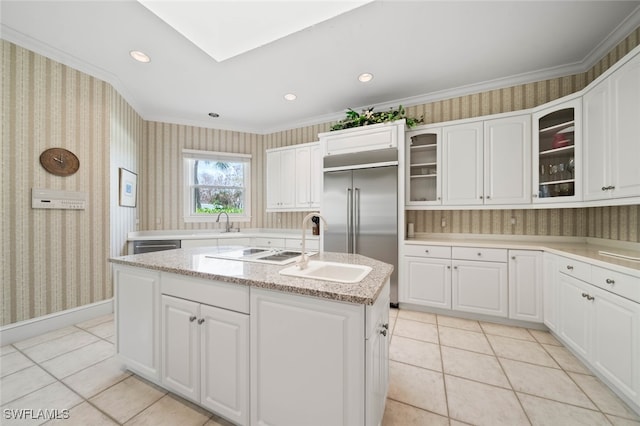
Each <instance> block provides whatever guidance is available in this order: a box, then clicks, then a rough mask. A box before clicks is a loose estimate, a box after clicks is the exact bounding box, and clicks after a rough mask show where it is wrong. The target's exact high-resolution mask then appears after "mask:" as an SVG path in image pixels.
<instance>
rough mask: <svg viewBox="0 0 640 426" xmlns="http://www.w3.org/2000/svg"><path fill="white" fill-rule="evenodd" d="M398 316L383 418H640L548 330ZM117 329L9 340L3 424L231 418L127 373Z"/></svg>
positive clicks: (563, 421) (586, 421)
mask: <svg viewBox="0 0 640 426" xmlns="http://www.w3.org/2000/svg"><path fill="white" fill-rule="evenodd" d="M390 322H391V324H390V329H391V330H392V333H391V343H390V348H389V354H390V355H389V358H390V367H389V368H390V378H389V380H390V385H389V398H388V400H387V406H386V411H385V416H384V421H383V424H384V425H385V426H392V425H394V426H395V425H397V426H411V425H452V426H453V425H464V424H473V425H476V424H477V425H491V426H494V425H509V426H513V425H521V424H522V425H530V424H532V425H562V426H565V425H615V426H617V425H636V426H640V416H638V415H636V414H634V413H633V411H632V410H631V409H629V407H627V406H626V405H625V404H624V403H623V402H622V401H621V400H620V399H619V398H617V397H616V396H615V395H614V394H613V393H612V392H611V391H610V390H609V389H608V388H607V387H606V386H604V385H603V384H602V383H601V382H600V381H599V380H598V379H597V378H596V377H595V376H593V375H592V374H591V373H590V372H589V370H588V369H586V368H585V367H584V365H582V364H581V362H580V361H579V360H578V359H576V358H575V357H574V356H573V355H572V354H571V353H570V352H569V351H568V350H567V349H566V348H564V347H563V346H562V345H561V344H560V343H559V342H558V341H557V340H556V339H555V338H554V337H553V336H552V335H551V334H549V333H547V332H543V331H538V330H529V329H525V328H519V327H509V326H504V325H498V324H492V323H487V322H479V321H470V320H464V319H459V318H454V317H448V316H443V315H435V314H429V313H422V312H413V311H407V310H396V309H393V310H392V311H391V320H390ZM113 333H114V330H113V316H112V315H108V316H104V317H100V318H96V319H94V320H91V321H86V322H84V323H80V324H76V325H75V326H72V327H66V328H63V329H60V330H56V331H54V332H51V333H46V334H43V335H41V336H37V337H35V338H32V339H27V340H24V341H21V342H18V343H15V344H13V345H7V346H3V347H2V348H1V351H0V355H1V356H0V408H1V409H2V410H0V411H1V413H0V415H1V416H2V417H1V419H0V423H1V424H2V425H11V424H18V425H31V424H41V423H43V422H45V420H43V419H42V418H41V419H40V420H38V419H27V420H25V419H22V420H17V419H13V418H9V417H13V416H12V415H11V413H17V412H18V411H11V410H19V409H32V410H34V411H33V412H32V415H31V416H30V417H37V414H38V412H37V410H38V409H49V410H51V409H55V410H58V412H59V413H62V410H69V412H68V413H69V418H68V419H62V420H53V421H50V422H47V424H63V425H116V424H126V425H181V426H182V425H186V426H188V425H194V426H195V425H205V426H216V425H218V426H221V425H223V426H229V425H230V423H228V422H226V421H225V420H223V419H221V418H219V417H217V416H214V415H212V414H211V413H209V412H208V411H206V410H203V409H201V408H199V407H197V406H195V405H193V404H191V403H189V402H188V401H185V400H184V399H182V398H179V397H177V396H174V395H172V394H170V393H167V392H166V391H164V390H163V389H160V388H158V387H156V386H155V385H153V384H151V383H149V382H147V381H145V380H143V379H141V378H139V377H137V376H135V375H132V374H131V373H129V372H128V371H126V370H125V369H124V368H123V366H122V365H121V364H119V363H118V362H117V361H116V360H115V358H114V352H115V350H114V336H113ZM329 426H330V425H329Z"/></svg>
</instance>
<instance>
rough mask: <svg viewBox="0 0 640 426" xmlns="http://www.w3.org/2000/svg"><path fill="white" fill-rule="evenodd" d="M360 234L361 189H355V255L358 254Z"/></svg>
mask: <svg viewBox="0 0 640 426" xmlns="http://www.w3.org/2000/svg"><path fill="white" fill-rule="evenodd" d="M359 232H360V188H355V191H354V200H353V253H354V254H356V253H358V233H359Z"/></svg>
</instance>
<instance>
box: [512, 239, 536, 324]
mask: <svg viewBox="0 0 640 426" xmlns="http://www.w3.org/2000/svg"><path fill="white" fill-rule="evenodd" d="M509 318H512V319H517V320H524V321H531V322H543V318H542V252H540V251H535V250H509Z"/></svg>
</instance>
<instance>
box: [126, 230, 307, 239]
mask: <svg viewBox="0 0 640 426" xmlns="http://www.w3.org/2000/svg"><path fill="white" fill-rule="evenodd" d="M236 229H237V228H236ZM243 237H245V238H251V237H263V238H302V232H301V230H300V229H273V228H271V229H269V228H242V230H241V231H240V232H236V231H232V232H223V231H221V230H219V229H179V230H167V231H134V232H129V234H128V235H127V240H128V241H140V240H149V241H151V240H168V239H173V240H198V239H207V238H221V239H224V238H243ZM306 238H307V239H308V240H317V239H318V238H319V237H318V236H317V235H313V234H312V233H311V230H310V229H309V230H307V235H306Z"/></svg>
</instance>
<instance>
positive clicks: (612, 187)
mask: <svg viewBox="0 0 640 426" xmlns="http://www.w3.org/2000/svg"><path fill="white" fill-rule="evenodd" d="M608 189H612V190H613V189H616V187H615V186H613V185H611V186H610V187H609V188H608Z"/></svg>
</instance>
